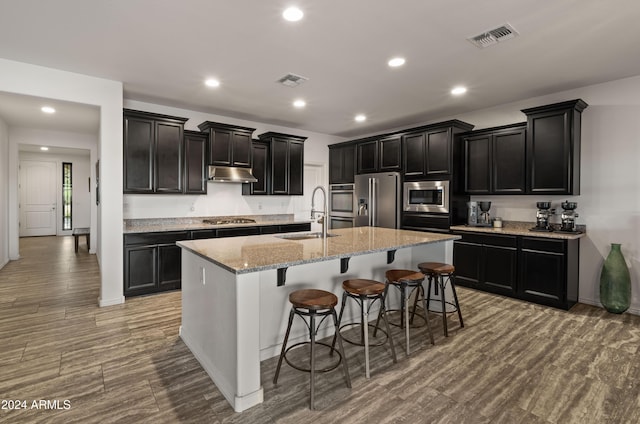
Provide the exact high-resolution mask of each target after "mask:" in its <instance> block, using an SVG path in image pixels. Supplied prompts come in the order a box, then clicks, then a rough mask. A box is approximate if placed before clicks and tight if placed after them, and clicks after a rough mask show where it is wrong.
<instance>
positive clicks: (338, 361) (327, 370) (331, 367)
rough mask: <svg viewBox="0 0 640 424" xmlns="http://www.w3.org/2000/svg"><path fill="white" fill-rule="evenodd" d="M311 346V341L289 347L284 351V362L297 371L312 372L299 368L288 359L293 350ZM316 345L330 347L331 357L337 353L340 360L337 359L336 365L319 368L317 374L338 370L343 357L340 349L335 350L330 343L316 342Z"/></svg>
mask: <svg viewBox="0 0 640 424" xmlns="http://www.w3.org/2000/svg"><path fill="white" fill-rule="evenodd" d="M310 344H311V342H310V341H307V342H300V343H296V344H293V345H291V346H289V347H288V348H287V350H285V351H284V360H285V361H286V363H287V364H289V365H290V366H291V367H292V368H295V369H297V370H298V371H304V372H311V368H305V367H299V366H298V365H295V364H293V363H292V362H291V361H290V360H289V358H287V354H288V353H289V351H290V350H291V349H293V348H296V347H298V346H302V345H310ZM315 345H316V346H325V347H328V348H329V352H331V353H330V355H329V356H333V352H335V353H337V354H338V359H337V361H336V362H335V363H334V364H331V365H328V366H327V367H325V368H319V369H316V370H315V372H329V371H332V370H334V369H336V368H338V365H340V362H342V355H341V354H340V351H339V350H338V349H336V348H334V347H333V346H331V345H330V344H328V343H324V342H319V341H316V342H315Z"/></svg>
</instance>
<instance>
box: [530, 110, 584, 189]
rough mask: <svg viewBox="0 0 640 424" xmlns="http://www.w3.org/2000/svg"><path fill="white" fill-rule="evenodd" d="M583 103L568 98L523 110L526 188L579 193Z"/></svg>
mask: <svg viewBox="0 0 640 424" xmlns="http://www.w3.org/2000/svg"><path fill="white" fill-rule="evenodd" d="M586 107H587V104H586V103H585V102H584V101H583V100H581V99H577V100H572V101H567V102H562V103H556V104H552V105H547V106H541V107H535V108H530V109H524V110H522V112H524V113H525V114H526V115H527V125H528V131H527V142H526V145H527V175H528V178H529V180H528V182H527V191H528V192H529V193H531V194H570V195H578V194H580V127H581V120H582V111H583V110H584V109H585V108H586Z"/></svg>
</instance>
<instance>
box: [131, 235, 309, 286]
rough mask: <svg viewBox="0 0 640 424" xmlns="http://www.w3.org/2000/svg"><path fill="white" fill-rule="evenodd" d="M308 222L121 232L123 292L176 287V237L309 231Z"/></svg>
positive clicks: (178, 273) (178, 261)
mask: <svg viewBox="0 0 640 424" xmlns="http://www.w3.org/2000/svg"><path fill="white" fill-rule="evenodd" d="M310 230H311V224H310V223H296V224H282V225H268V226H254V227H251V226H244V227H231V228H216V229H201V230H192V231H165V232H156V233H130V234H125V235H124V295H125V296H127V297H129V296H138V295H143V294H150V293H158V292H163V291H167V290H174V289H179V288H180V287H181V280H182V248H180V247H178V246H177V245H176V242H177V241H180V240H199V239H207V238H216V237H237V236H250V235H258V234H276V233H292V232H298V231H310Z"/></svg>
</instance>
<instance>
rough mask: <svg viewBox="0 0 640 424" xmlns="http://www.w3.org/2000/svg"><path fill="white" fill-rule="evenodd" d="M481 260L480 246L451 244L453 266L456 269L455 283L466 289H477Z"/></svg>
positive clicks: (459, 243)
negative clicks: (466, 287)
mask: <svg viewBox="0 0 640 424" xmlns="http://www.w3.org/2000/svg"><path fill="white" fill-rule="evenodd" d="M481 260H482V245H481V244H476V243H467V242H461V241H455V242H454V243H453V265H454V266H455V268H456V283H458V284H461V285H463V286H468V287H479V286H480V281H481V275H480V272H481Z"/></svg>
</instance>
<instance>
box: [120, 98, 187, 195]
mask: <svg viewBox="0 0 640 424" xmlns="http://www.w3.org/2000/svg"><path fill="white" fill-rule="evenodd" d="M123 118H124V125H123V129H124V134H123V141H124V146H123V150H124V152H123V160H124V164H123V165H124V178H123V179H124V193H182V192H183V189H184V181H183V165H184V164H183V161H184V156H183V154H184V150H183V143H184V140H183V138H184V123H185V122H186V121H187V120H188V118H179V117H175V116H167V115H160V114H155V113H148V112H141V111H135V110H130V109H124V112H123Z"/></svg>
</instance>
